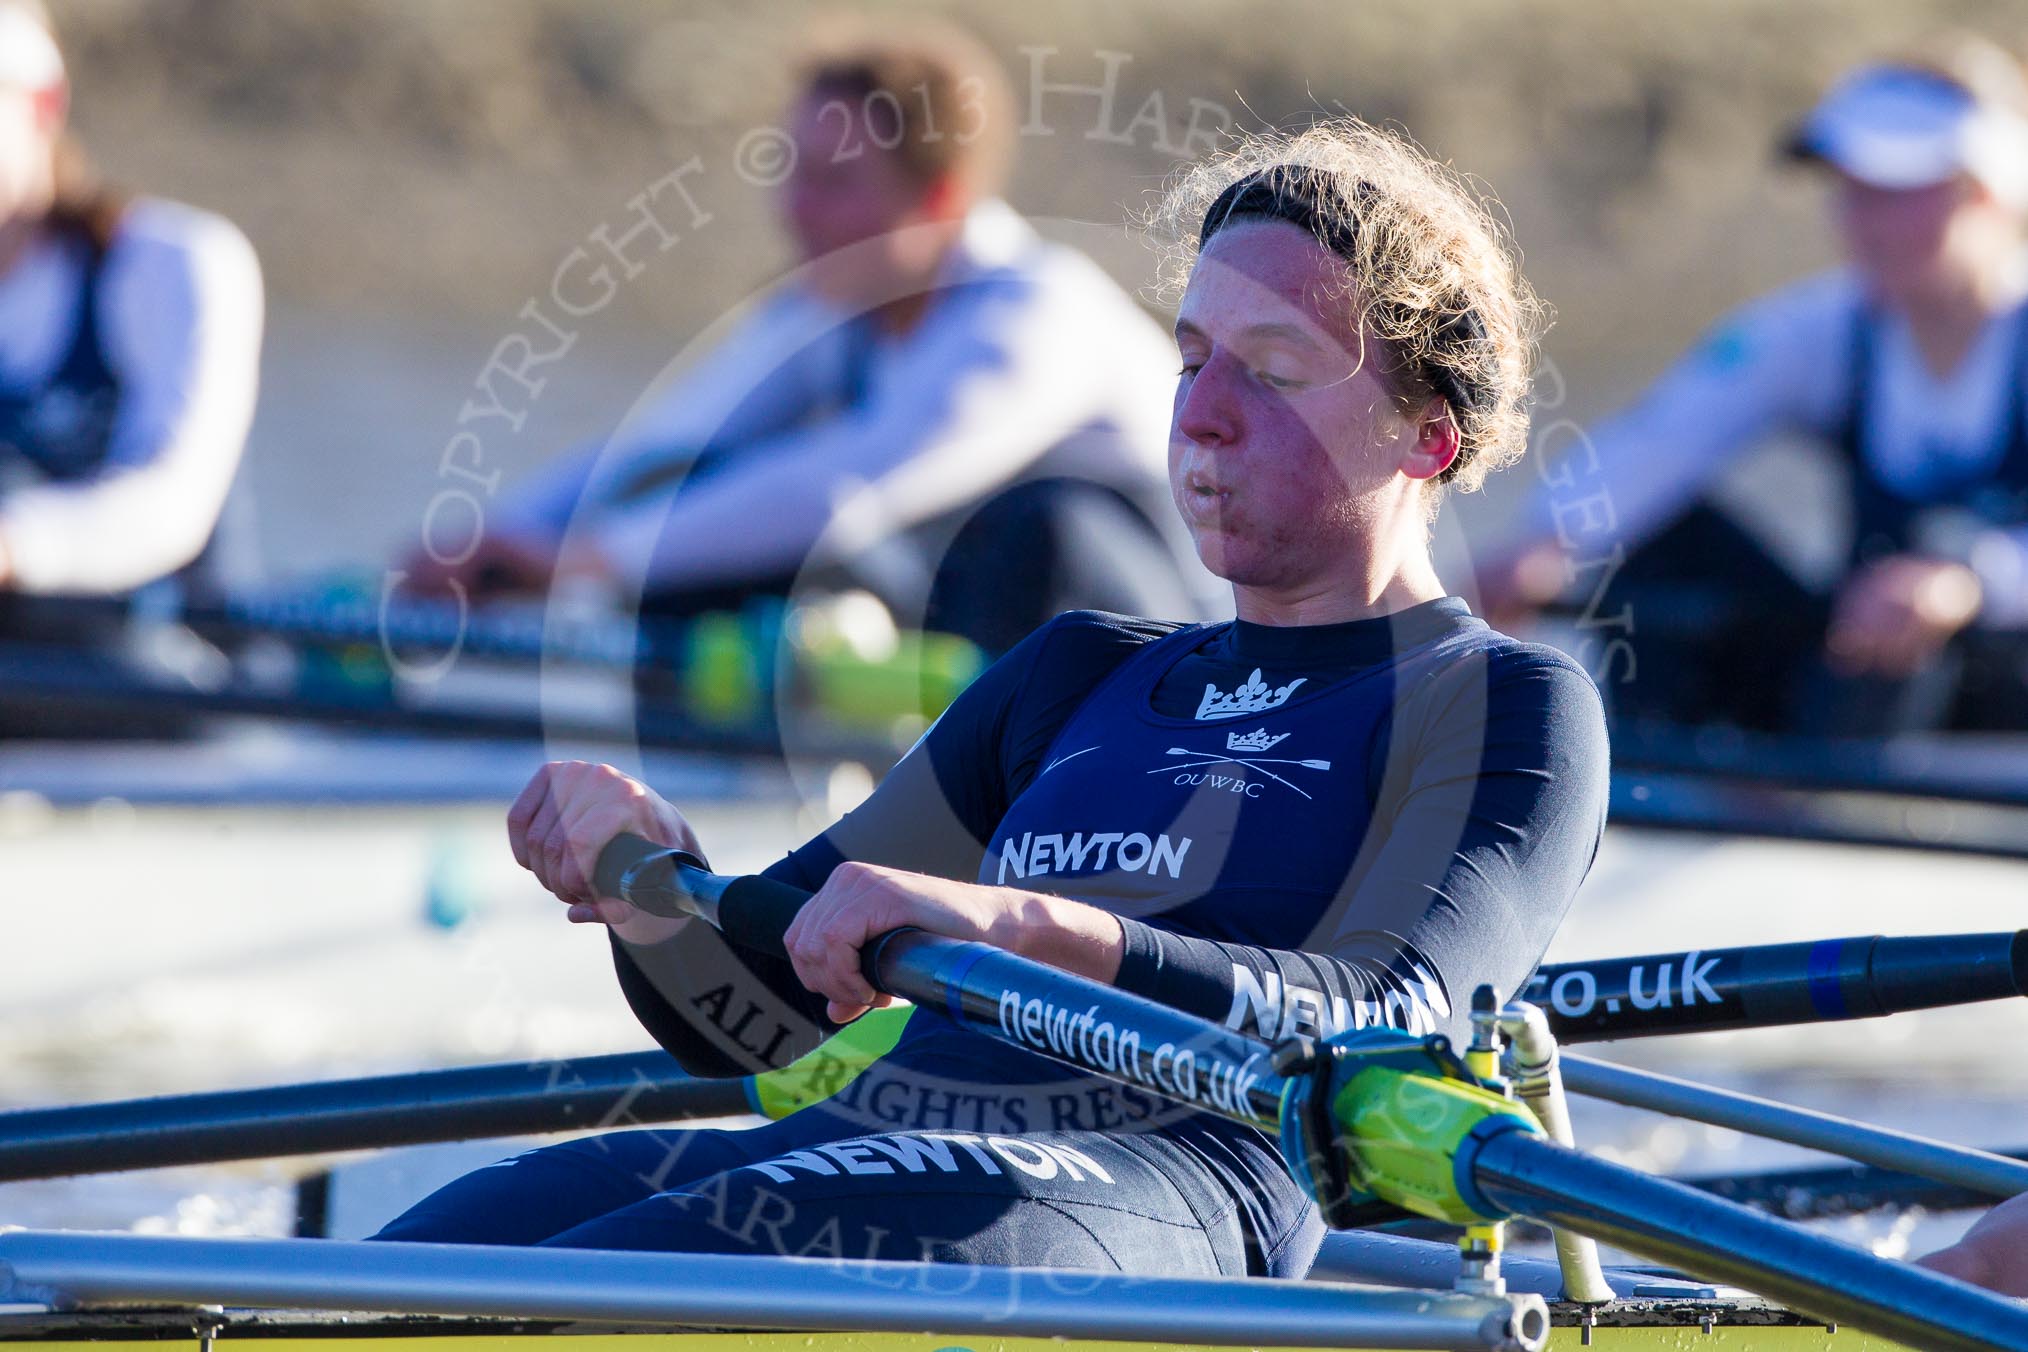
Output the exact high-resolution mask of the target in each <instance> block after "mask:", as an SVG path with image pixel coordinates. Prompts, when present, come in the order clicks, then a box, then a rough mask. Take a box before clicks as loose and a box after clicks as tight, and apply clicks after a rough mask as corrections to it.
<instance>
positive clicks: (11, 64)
mask: <svg viewBox="0 0 2028 1352" xmlns="http://www.w3.org/2000/svg"><path fill="white" fill-rule="evenodd" d="M62 83H63V56H62V54H61V53H60V52H58V51H57V50H56V39H55V38H52V37H51V36H50V35H49V30H48V29H46V28H44V27H43V26H42V25H41V24H40V23H38V22H36V20H35V17H34V16H33V15H31V14H30V13H28V11H26V10H24V9H21V8H19V7H18V6H14V5H0V85H13V86H15V87H17V88H22V89H50V88H53V87H54V86H56V85H60V84H62Z"/></svg>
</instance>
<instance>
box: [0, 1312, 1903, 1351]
mask: <svg viewBox="0 0 2028 1352" xmlns="http://www.w3.org/2000/svg"><path fill="white" fill-rule="evenodd" d="M1551 1313H1552V1317H1553V1323H1554V1327H1553V1329H1552V1331H1551V1333H1550V1338H1549V1347H1550V1349H1552V1352H1565V1350H1566V1349H1578V1348H1589V1349H1593V1350H1594V1352H1661V1350H1662V1349H1673V1350H1674V1352H1805V1350H1806V1349H1807V1352H1908V1350H1907V1349H1906V1348H1904V1347H1903V1345H1902V1344H1900V1343H1892V1342H1889V1341H1887V1340H1886V1339H1883V1338H1878V1337H1874V1336H1873V1335H1870V1334H1866V1333H1862V1332H1859V1331H1858V1330H1856V1329H1850V1328H1838V1329H1828V1328H1826V1327H1825V1326H1824V1325H1823V1324H1821V1323H1814V1322H1810V1321H1808V1320H1804V1319H1802V1318H1800V1317H1798V1316H1795V1315H1792V1314H1789V1313H1788V1312H1786V1311H1783V1310H1779V1309H1776V1308H1774V1307H1771V1306H1768V1305H1764V1304H1762V1303H1760V1302H1757V1301H1750V1300H1748V1301H1737V1300H1713V1301H1669V1302H1649V1301H1620V1302H1616V1303H1615V1304H1613V1305H1611V1306H1608V1307H1602V1308H1601V1309H1600V1310H1599V1311H1597V1312H1596V1313H1595V1314H1594V1316H1593V1322H1592V1325H1591V1327H1590V1328H1589V1329H1588V1330H1587V1329H1586V1328H1585V1327H1584V1316H1583V1315H1582V1314H1581V1313H1580V1310H1579V1307H1576V1306H1571V1305H1558V1306H1554V1307H1552V1311H1551ZM1707 1319H1708V1320H1709V1321H1710V1322H1709V1323H1708V1324H1707V1323H1706V1320H1707ZM227 1340H230V1341H233V1342H240V1341H247V1340H253V1341H257V1342H258V1344H259V1349H260V1352H481V1349H497V1348H500V1347H503V1346H508V1345H511V1344H512V1343H515V1342H534V1343H540V1345H541V1347H542V1348H543V1352H1208V1345H1206V1344H1201V1343H1174V1342H1159V1343H1154V1342H1116V1341H1105V1340H1097V1339H1092V1340H1087V1339H1083V1338H1079V1337H1077V1336H1076V1335H1075V1333H1074V1332H1072V1331H1071V1330H1065V1336H1064V1337H1062V1338H994V1337H978V1336H966V1335H949V1334H937V1333H889V1332H859V1333H815V1334H812V1333H806V1332H793V1331H792V1332H765V1331H724V1330H718V1331H696V1330H669V1329H626V1328H603V1329H602V1328H598V1327H596V1326H587V1325H585V1324H582V1323H561V1322H550V1321H541V1320H518V1319H515V1320H509V1319H447V1318H417V1317H405V1316H382V1315H337V1314H333V1315H315V1314H310V1315H302V1314H289V1313H268V1312H258V1311H230V1312H225V1313H219V1312H216V1311H204V1310H178V1311H166V1310H150V1311H133V1312H118V1313H114V1312H84V1313H75V1314H23V1315H0V1347H9V1348H13V1347H18V1348H21V1349H24V1352H26V1350H27V1349H33V1350H34V1352H64V1350H65V1349H75V1352H126V1350H127V1349H131V1350H132V1352H172V1349H178V1348H188V1349H190V1352H212V1349H213V1348H214V1347H216V1345H217V1344H219V1343H222V1342H225V1341H227ZM1253 1352H1280V1350H1279V1349H1274V1348H1266V1347H1261V1348H1255V1349H1253ZM1288 1352H1294V1350H1293V1349H1289V1350H1288ZM1404 1352H1406V1350H1404Z"/></svg>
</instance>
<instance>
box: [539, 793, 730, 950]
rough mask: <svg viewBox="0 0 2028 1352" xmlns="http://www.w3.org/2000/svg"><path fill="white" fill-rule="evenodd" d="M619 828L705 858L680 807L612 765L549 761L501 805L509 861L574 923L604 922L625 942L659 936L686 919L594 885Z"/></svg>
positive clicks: (660, 938)
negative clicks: (603, 892) (510, 803)
mask: <svg viewBox="0 0 2028 1352" xmlns="http://www.w3.org/2000/svg"><path fill="white" fill-rule="evenodd" d="M622 832H632V833H633V834H635V835H637V836H644V837H646V838H647V839H649V840H652V841H654V842H655V843H656V844H658V845H668V846H672V847H674V848H676V849H679V850H687V851H689V852H690V853H691V854H694V855H696V856H697V857H698V858H699V859H702V858H704V850H703V848H702V847H701V846H700V845H699V844H698V843H697V833H696V832H694V831H692V830H691V829H690V823H689V822H687V821H685V820H684V819H683V814H682V813H680V812H678V811H677V810H676V809H675V808H674V807H672V806H671V805H670V804H669V803H668V802H667V801H665V800H664V799H663V798H662V797H661V796H660V795H659V794H657V793H656V792H655V791H654V790H653V789H651V788H649V787H648V786H647V785H646V784H643V783H641V781H639V780H638V779H634V778H631V777H629V776H627V775H624V774H621V773H620V772H619V771H618V770H615V769H614V768H613V767H612V766H610V765H594V764H592V763H591V762H590V761H551V762H550V763H549V764H547V765H545V766H543V767H542V768H541V769H540V770H537V771H536V772H535V777H534V778H533V779H531V780H529V781H528V787H527V788H525V789H523V790H522V791H521V796H520V797H519V798H517V799H515V800H514V806H513V807H511V808H509V809H508V811H507V841H508V844H509V845H510V846H511V847H512V848H513V850H514V859H515V862H517V863H518V864H520V865H521V867H523V868H525V869H527V870H528V871H529V872H530V873H533V874H534V875H535V878H536V881H537V882H539V883H541V884H542V885H543V886H544V887H546V888H548V889H549V891H550V892H551V893H553V894H554V895H555V896H556V898H557V900H559V901H561V902H563V903H564V904H565V905H566V906H568V907H569V908H570V909H569V911H568V913H567V914H568V916H569V918H570V920H571V921H572V922H573V923H575V924H590V923H594V922H596V923H601V924H605V925H609V926H611V928H612V931H613V933H615V934H617V935H619V936H620V938H621V939H623V940H625V941H626V942H628V943H630V944H656V943H660V942H662V941H663V940H664V939H667V938H669V937H670V936H671V935H673V934H675V933H676V932H677V931H678V930H680V929H681V928H683V926H684V925H685V924H687V923H688V922H687V921H684V920H674V919H670V918H668V917H666V916H657V915H650V914H648V913H647V912H646V911H642V910H638V909H636V908H635V907H633V906H631V905H629V904H628V903H626V902H624V901H621V900H620V899H619V898H617V897H602V896H600V895H598V893H597V891H596V889H594V887H593V886H592V879H593V877H594V876H595V875H596V871H597V866H598V857H599V851H601V850H603V849H604V848H605V847H606V844H607V843H608V842H609V841H611V840H612V838H613V837H614V836H617V835H619V834H621V833H622Z"/></svg>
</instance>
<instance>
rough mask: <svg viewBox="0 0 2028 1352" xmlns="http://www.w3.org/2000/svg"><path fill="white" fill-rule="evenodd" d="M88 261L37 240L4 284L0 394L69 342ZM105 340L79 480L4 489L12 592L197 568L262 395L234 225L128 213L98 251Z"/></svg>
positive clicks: (184, 213)
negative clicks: (104, 419)
mask: <svg viewBox="0 0 2028 1352" xmlns="http://www.w3.org/2000/svg"><path fill="white" fill-rule="evenodd" d="M88 265H89V261H88V250H87V248H86V246H85V245H84V243H83V242H82V241H80V240H77V239H73V238H67V237H64V236H61V235H58V234H55V233H53V232H44V233H43V234H42V235H40V236H38V238H36V239H35V240H34V241H33V242H31V243H30V244H29V246H28V247H27V249H26V250H25V251H24V252H23V253H22V255H21V256H20V257H19V258H17V259H16V260H15V262H14V263H13V265H12V266H11V267H9V268H8V269H7V271H6V272H5V273H4V274H0V388H5V389H10V390H28V389H34V388H37V387H39V386H41V385H43V384H45V383H46V382H47V381H48V380H49V379H50V377H51V376H52V375H53V374H54V373H55V371H56V370H57V368H58V366H59V365H60V364H61V363H62V361H63V359H64V357H65V355H66V353H67V352H68V351H69V349H70V346H71V341H72V337H73V335H74V334H75V332H76V326H77V321H78V313H77V300H78V296H79V292H80V290H81V288H82V286H83V284H84V276H85V269H86V267H87V266H88ZM103 268H104V271H103V272H102V274H101V277H100V284H99V292H98V305H99V312H98V321H99V333H100V341H101V343H102V344H103V346H104V349H105V356H106V360H107V362H108V364H109V365H110V366H111V368H112V369H113V371H114V372H115V373H116V374H117V376H118V378H119V382H120V395H119V402H118V406H117V410H116V412H115V415H114V420H113V426H112V439H111V445H110V447H109V450H108V453H107V455H106V457H105V460H104V461H103V463H102V464H101V466H100V467H99V468H98V470H97V471H96V472H94V473H92V474H91V475H90V476H89V477H86V478H83V479H76V480H68V481H64V482H51V481H42V482H37V481H36V480H35V478H34V477H33V476H27V477H24V478H23V479H21V480H20V481H17V482H15V483H12V484H9V485H7V486H6V487H5V489H4V494H0V548H4V549H5V551H6V556H7V561H8V566H9V569H10V571H11V574H12V576H11V579H10V582H9V585H10V586H12V587H14V588H15V589H18V590H20V591H24V592H34V593H112V592H121V591H126V590H129V589H131V588H134V587H137V586H139V585H141V584H143V583H146V582H149V581H152V580H154V579H156V578H159V577H162V576H164V575H166V574H168V573H170V572H173V571H174V570H175V569H177V568H179V567H181V566H182V565H184V564H186V563H188V562H190V561H191V560H192V559H193V558H195V557H196V556H197V554H198V552H199V551H200V550H202V549H203V547H204V544H205V541H206V540H207V539H209V538H210V535H211V532H212V528H213V526H214V525H215V524H216V522H217V520H218V515H219V512H220V510H221V508H222V507H223V505H224V502H225V498H226V494H227V491H228V490H229V489H230V487H231V485H232V480H233V475H234V473H235V471H236V470H237V469H238V466H239V461H240V454H241V451H242V450H243V448H244V446H245V444H246V435H247V429H248V427H249V426H250V424H251V423H252V420H253V410H254V399H255V393H256V390H257V388H258V384H259V368H260V343H261V323H262V317H263V311H262V296H261V276H260V266H259V263H258V262H257V261H256V259H255V257H254V252H253V248H252V246H251V245H249V244H248V243H247V240H246V237H245V236H244V235H242V234H241V233H240V232H239V230H238V229H236V228H235V227H234V226H233V225H232V223H231V222H229V221H226V220H224V219H223V218H221V217H218V216H214V215H212V214H210V213H208V212H204V211H199V210H197V209H195V208H193V207H188V206H183V205H180V204H178V203H173V202H166V201H161V200H157V199H145V198H144V199H141V200H138V201H136V202H134V203H133V204H132V206H131V207H130V208H129V209H128V211H127V213H126V214H125V216H124V217H123V218H122V219H121V222H120V224H119V227H118V229H117V231H116V233H115V235H114V237H113V239H112V241H111V244H110V247H109V248H108V250H107V253H106V256H105V260H104V263H103Z"/></svg>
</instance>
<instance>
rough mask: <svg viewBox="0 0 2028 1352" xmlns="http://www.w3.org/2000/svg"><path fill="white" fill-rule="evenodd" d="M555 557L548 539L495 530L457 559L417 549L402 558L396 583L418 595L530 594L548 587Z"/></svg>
mask: <svg viewBox="0 0 2028 1352" xmlns="http://www.w3.org/2000/svg"><path fill="white" fill-rule="evenodd" d="M556 561H557V551H556V548H555V547H554V546H553V545H551V544H549V543H548V542H546V541H543V540H539V539H536V538H534V537H531V536H524V535H519V534H515V533H514V532H511V531H506V530H499V529H495V530H491V531H488V532H487V533H486V534H485V536H484V537H483V538H482V539H481V540H480V541H479V543H478V545H477V546H476V547H475V548H474V549H473V550H472V552H471V554H470V555H469V556H467V557H465V558H462V559H459V560H458V561H456V562H455V563H446V562H444V561H443V560H442V559H440V558H438V557H437V556H436V555H434V554H432V553H430V552H429V550H427V549H420V548H419V549H417V550H415V551H414V552H413V553H411V554H410V555H409V556H408V558H406V559H405V560H403V561H402V565H401V574H402V577H401V583H400V586H401V589H402V590H403V591H406V592H409V593H411V594H413V595H417V596H443V595H448V594H450V593H453V592H456V591H459V590H463V591H464V592H466V593H467V594H468V595H470V596H472V597H474V598H475V599H484V598H487V597H497V596H513V595H533V594H536V593H540V592H541V591H542V590H543V589H544V588H546V587H547V586H548V585H549V581H550V577H551V574H552V573H553V572H554V571H555V569H556Z"/></svg>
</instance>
